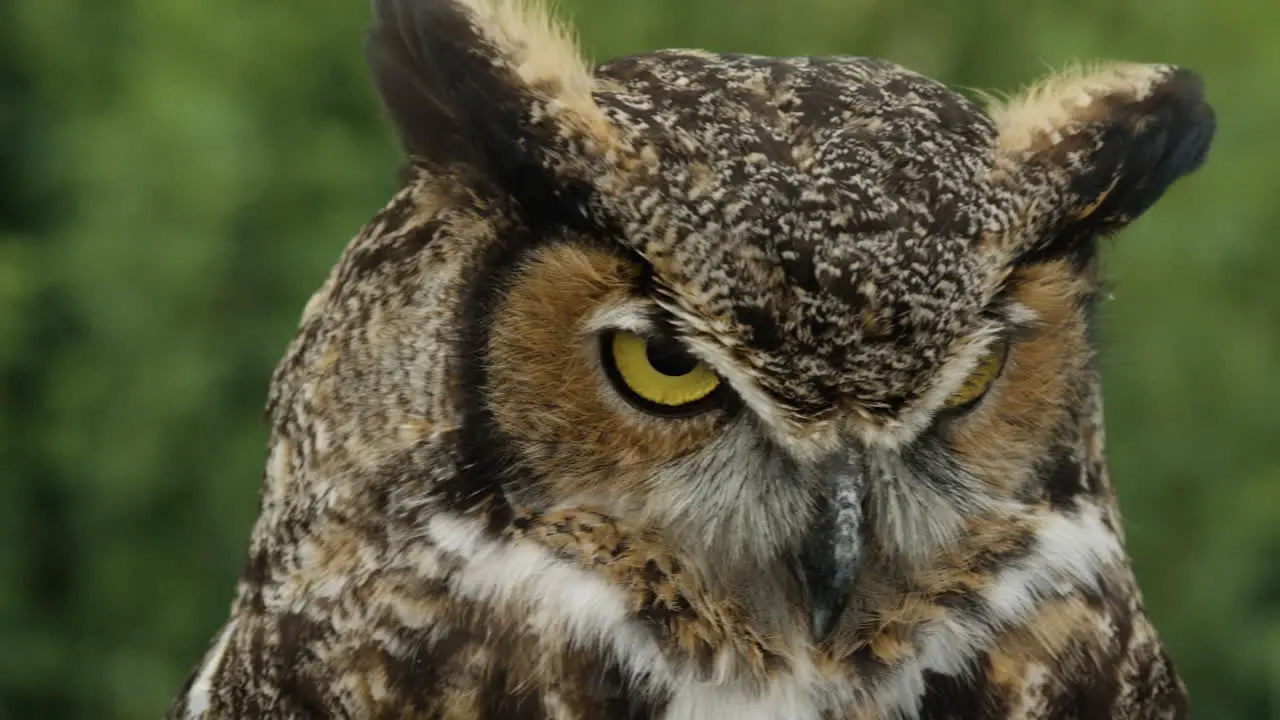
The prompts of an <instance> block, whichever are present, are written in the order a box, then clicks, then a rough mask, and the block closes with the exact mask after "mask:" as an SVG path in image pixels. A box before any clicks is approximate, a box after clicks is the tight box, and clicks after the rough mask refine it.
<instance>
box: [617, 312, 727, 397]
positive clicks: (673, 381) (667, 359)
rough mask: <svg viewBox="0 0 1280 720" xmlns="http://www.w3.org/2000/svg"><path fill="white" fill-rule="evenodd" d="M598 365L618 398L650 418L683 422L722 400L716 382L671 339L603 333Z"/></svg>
mask: <svg viewBox="0 0 1280 720" xmlns="http://www.w3.org/2000/svg"><path fill="white" fill-rule="evenodd" d="M600 360H601V363H602V364H603V366H604V371H605V375H606V376H607V377H608V378H609V381H610V382H611V384H612V385H613V387H614V389H615V390H616V391H617V392H618V394H619V395H621V396H622V397H623V398H624V399H625V400H626V401H627V402H628V403H630V404H631V405H632V406H633V407H635V408H636V409H638V410H641V411H643V412H646V413H649V414H651V415H657V416H661V417H689V416H691V415H697V414H700V413H703V412H706V411H708V410H710V409H712V408H714V407H716V406H718V405H719V404H720V402H721V400H722V399H723V398H724V392H725V383H724V381H723V380H722V379H721V378H720V376H719V375H717V374H716V373H715V371H714V370H712V369H711V368H710V367H709V366H708V365H707V364H706V363H704V362H702V361H701V360H698V359H697V358H695V357H693V356H692V355H691V354H689V352H688V351H687V350H685V349H684V348H683V347H681V346H680V345H679V343H677V342H676V341H675V340H674V339H672V338H668V337H665V336H644V335H638V334H636V333H633V332H629V331H626V330H613V331H609V332H605V333H602V334H601V335H600Z"/></svg>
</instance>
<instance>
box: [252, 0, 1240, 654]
mask: <svg viewBox="0 0 1280 720" xmlns="http://www.w3.org/2000/svg"><path fill="white" fill-rule="evenodd" d="M374 9H375V15H376V18H375V23H374V27H373V29H372V32H371V35H370V38H369V42H368V46H367V47H368V55H369V62H370V65H371V68H372V72H373V78H374V80H375V81H376V87H377V90H378V92H379V94H380V97H381V99H382V101H383V103H384V105H385V108H386V111H387V114H388V116H389V118H390V120H391V121H392V122H393V124H394V127H395V128H396V130H397V131H398V136H399V138H400V139H401V141H402V143H403V146H404V148H405V153H406V157H407V168H408V170H407V173H406V175H405V177H406V181H405V184H404V186H403V189H402V190H401V191H400V192H399V193H398V194H397V195H396V197H395V198H394V200H393V201H392V202H391V203H390V204H388V205H387V206H386V208H385V209H384V210H383V211H382V212H380V213H379V214H378V215H377V217H376V218H374V219H373V220H372V221H371V222H370V223H369V225H368V226H367V227H366V228H365V229H364V231H363V232H362V233H361V234H360V235H359V237H357V238H356V239H355V241H354V242H353V243H352V244H351V245H350V246H349V247H348V249H347V250H346V252H345V254H344V256H343V257H342V259H341V261H340V262H339V263H338V264H337V266H336V267H335V268H334V270H333V272H332V274H331V275H330V277H329V279H328V281H327V282H326V283H325V285H324V287H323V288H321V290H320V291H319V292H318V293H317V294H316V295H315V296H314V297H313V298H312V300H311V302H310V304H309V305H308V306H307V309H306V311H305V313H304V315H303V318H302V322H301V327H300V329H299V332H298V335H297V337H296V338H295V340H294V342H293V344H292V346H291V348H290V350H289V352H288V354H287V356H286V357H285V359H284V361H283V362H282V363H281V365H280V366H279V368H278V370H277V373H276V376H275V378H274V382H273V386H272V395H271V403H270V412H269V414H270V419H271V422H272V427H273V439H272V451H271V459H270V461H269V463H268V468H267V474H266V479H265V484H264V489H263V513H262V517H261V519H260V520H259V525H258V528H257V529H256V530H255V540H254V549H253V550H252V554H251V562H250V571H249V573H248V574H247V576H246V577H247V580H246V586H245V587H246V588H249V590H246V592H247V593H249V594H253V593H257V594H258V595H259V596H260V595H261V593H262V590H261V588H262V587H264V586H265V585H266V584H267V583H266V581H264V578H268V577H269V578H275V579H276V580H279V578H281V577H286V576H289V575H290V574H291V573H292V574H294V575H296V574H297V572H299V568H303V567H304V566H306V562H307V560H306V557H304V555H305V553H304V554H301V555H300V554H298V553H293V552H291V551H292V550H296V549H297V548H298V547H300V545H302V544H304V541H305V542H309V543H312V545H316V544H317V543H318V546H324V547H328V548H330V549H329V551H327V552H328V554H326V555H325V557H343V558H347V559H346V560H343V562H347V563H349V564H347V565H337V566H335V565H330V566H327V567H328V570H327V571H326V572H328V573H329V575H328V576H327V577H335V576H341V575H342V574H343V573H345V574H346V577H347V579H349V580H350V579H352V578H354V577H357V576H361V575H360V574H361V573H367V572H371V571H369V570H367V569H366V570H360V569H359V568H367V567H368V566H369V563H368V562H363V563H362V562H361V561H360V560H359V559H358V558H357V557H356V556H355V555H351V556H350V557H348V555H344V554H342V553H340V552H338V551H337V550H335V549H333V548H336V547H346V546H345V545H343V544H342V542H345V541H342V542H339V541H338V540H323V541H322V540H317V539H316V538H322V537H338V536H339V535H340V536H341V537H347V535H342V534H341V533H340V534H339V535H333V534H332V533H334V532H337V531H336V530H334V528H342V533H355V534H357V535H359V536H360V537H365V538H366V541H362V544H361V547H375V546H379V545H378V543H379V542H380V543H392V542H393V541H392V540H391V539H389V538H395V537H413V536H415V535H414V534H415V533H417V534H418V535H421V534H422V533H423V532H425V531H424V530H423V529H422V528H424V527H426V526H427V525H428V524H430V523H431V522H433V521H434V520H438V519H440V518H449V519H451V520H450V522H453V521H455V520H456V521H457V522H463V519H467V520H466V521H467V522H471V521H474V523H475V527H477V528H480V530H478V531H477V532H482V533H488V534H489V535H491V536H493V537H499V536H502V534H503V533H507V532H513V530H512V529H513V528H514V529H515V531H519V530H521V529H522V528H527V527H528V524H529V523H530V518H548V517H556V514H557V513H561V514H562V515H561V516H563V514H564V513H569V512H575V511H578V510H582V509H589V510H590V512H592V513H594V514H595V515H594V516H595V517H599V518H602V519H606V520H607V522H608V523H609V524H610V525H609V526H610V527H611V528H613V530H611V532H615V533H617V534H619V535H620V536H621V537H624V538H630V540H628V541H627V543H624V544H628V543H629V544H628V546H629V547H639V546H640V545H641V543H642V540H641V538H643V543H647V544H646V545H645V547H653V548H663V550H662V552H665V553H668V554H669V555H670V556H671V557H678V558H680V560H681V568H682V572H684V573H686V574H687V575H688V576H689V577H694V578H697V583H698V585H699V587H700V588H702V590H701V591H700V592H702V593H703V595H704V596H705V597H711V598H717V597H719V598H726V597H732V598H734V602H735V603H736V607H738V608H739V609H740V611H741V612H742V613H743V614H744V615H745V616H750V617H753V618H755V619H756V620H757V621H758V623H759V624H760V626H761V627H765V628H768V629H769V630H768V633H766V634H770V633H772V635H776V636H786V635H787V632H788V631H787V628H789V627H791V626H792V625H793V624H796V623H799V625H798V626H803V628H804V630H805V632H806V633H808V634H810V635H811V637H812V639H813V641H815V642H821V641H826V640H830V642H833V643H834V642H840V641H843V642H846V644H849V646H850V647H852V646H854V645H856V644H857V638H858V637H859V633H860V632H862V630H863V629H865V627H866V622H865V619H866V618H867V617H875V616H876V613H877V612H880V611H879V610H878V608H883V606H884V604H885V603H889V602H890V601H891V600H892V599H893V598H900V597H901V596H902V595H903V593H904V592H906V591H905V590H904V589H903V588H907V587H917V588H918V587H925V588H932V589H933V590H932V591H931V592H932V594H930V592H924V594H923V595H921V596H920V597H925V598H928V599H929V600H930V602H935V607H934V610H933V612H942V611H944V610H947V608H951V609H956V608H972V607H976V606H978V605H982V603H984V602H985V603H987V605H988V606H995V604H998V603H1001V602H1003V603H1005V604H1006V605H1008V606H1009V607H1015V606H1017V603H1018V602H1020V601H1022V600H1025V599H1026V597H1030V595H1026V597H1024V594H1019V591H1014V592H1013V594H1012V595H1010V594H1009V590H1008V587H1007V586H1002V585H1000V583H998V582H992V581H991V578H992V577H995V575H996V574H997V573H998V572H1000V571H1001V570H1002V569H1006V568H1010V567H1014V566H1016V565H1017V564H1018V563H1022V562H1028V563H1032V562H1035V563H1041V565H1043V563H1044V562H1045V558H1044V557H1043V556H1038V555H1036V552H1039V551H1038V550H1037V548H1040V549H1041V550H1043V549H1044V548H1049V547H1050V544H1051V542H1056V539H1061V538H1062V537H1068V539H1069V540H1070V542H1067V543H1066V544H1065V545H1064V544H1061V543H1060V544H1059V545H1054V546H1052V547H1053V548H1056V549H1054V550H1052V554H1053V556H1054V557H1055V558H1057V559H1058V560H1060V561H1061V562H1060V565H1061V566H1062V570H1063V572H1064V573H1067V574H1068V575H1069V574H1070V573H1071V572H1073V571H1075V570H1080V568H1083V567H1086V566H1087V567H1089V568H1092V567H1093V565H1091V563H1093V561H1094V559H1096V558H1095V557H1094V556H1093V555H1089V553H1091V552H1093V551H1094V549H1096V550H1097V553H1095V554H1097V555H1098V556H1101V555H1104V554H1106V553H1108V552H1110V553H1117V552H1120V551H1119V550H1118V547H1119V545H1118V543H1119V537H1120V528H1119V520H1118V516H1117V514H1116V510H1115V507H1114V501H1113V497H1112V492H1111V489H1110V482H1109V480H1108V478H1107V474H1106V467H1105V461H1104V457H1103V435H1102V420H1101V403H1100V398H1099V377H1098V371H1097V367H1096V364H1095V362H1094V355H1095V348H1094V341H1093V334H1092V329H1093V323H1094V307H1095V305H1096V303H1097V302H1098V298H1099V294H1100V288H1101V280H1100V273H1099V271H1098V255H1099V241H1100V240H1102V239H1103V238H1105V237H1107V236H1109V235H1111V234H1113V233H1115V232H1116V231H1117V230H1120V229H1122V228H1124V227H1125V226H1126V225H1127V224H1129V223H1130V222H1132V221H1133V220H1135V219H1136V218H1138V217H1139V216H1140V215H1142V214H1143V213H1144V212H1145V211H1146V210H1148V209H1149V208H1150V207H1151V206H1152V205H1153V204H1154V203H1155V202H1156V201H1157V200H1158V199H1159V198H1160V197H1161V196H1162V194H1163V193H1164V192H1165V191H1166V189H1167V188H1168V187H1169V186H1170V185H1171V184H1172V183H1174V181H1176V180H1177V179H1179V178H1180V177H1182V176H1184V175H1185V174H1187V173H1189V172H1191V171H1193V170H1195V169H1196V168H1198V167H1199V166H1200V165H1201V164H1202V163H1203V161H1204V159H1205V157H1206V153H1207V150H1208V148H1209V145H1210V142H1211V139H1212V137H1213V134H1214V126H1215V122H1214V115H1213V113H1212V111H1211V110H1210V109H1209V107H1208V106H1207V104H1206V102H1205V100H1204V97H1203V91H1202V87H1201V82H1200V80H1199V79H1198V78H1197V77H1196V76H1195V75H1194V74H1193V73H1191V72H1190V71H1187V70H1185V69H1180V68H1177V67H1171V66H1164V65H1142V64H1114V65H1104V66H1100V67H1096V68H1092V69H1082V70H1073V71H1069V72H1063V73H1058V74H1055V75H1053V76H1051V77H1049V78H1046V79H1045V80H1043V81H1042V82H1040V83H1037V84H1036V85H1035V86H1034V87H1032V88H1030V89H1028V90H1026V91H1024V92H1022V93H1019V94H1016V95H1014V96H1013V97H1011V98H1008V99H1004V100H1001V101H987V102H983V103H979V102H977V101H975V100H971V99H970V98H968V97H966V96H965V95H963V94H961V93H959V92H956V91H954V90H952V89H950V88H948V87H947V86H945V85H943V84H941V83H939V82H937V81H934V80H931V79H928V78H926V77H923V76H921V75H919V74H916V73H914V72H912V71H910V70H907V69H905V68H903V67H900V66H898V65H895V64H892V63H890V62H886V61H883V60H877V59H870V58H860V57H798V58H770V57H757V56H751V55H722V54H711V53H707V52H700V51H660V52H653V53H647V54H643V55H637V56H632V57H624V58H618V59H614V60H611V61H609V62H605V63H603V64H600V65H598V66H594V67H591V66H588V65H587V64H586V63H585V62H584V61H583V60H582V59H581V58H580V56H579V54H578V52H577V50H576V49H575V48H574V46H573V44H572V42H571V41H570V40H569V38H568V37H567V35H566V33H565V32H564V31H563V30H562V29H561V28H560V27H559V26H558V25H556V24H555V23H554V22H552V21H551V20H549V19H548V17H547V16H546V15H545V14H544V13H542V12H540V11H538V10H537V9H536V8H532V9H531V8H530V7H529V6H528V5H527V4H525V3H522V2H518V1H517V0H377V1H376V2H374ZM604 521H605V520H602V522H604ZM553 525H554V523H553ZM439 527H445V526H437V528H439ZM449 527H452V526H449ZM469 527H470V526H469ZM324 528H327V529H324ZM442 532H443V531H442ZM547 532H548V533H551V534H554V533H557V532H558V533H560V535H559V536H557V537H559V539H557V540H555V541H554V543H553V545H554V544H555V543H559V544H558V545H556V547H558V548H560V549H564V548H565V547H569V546H573V547H578V548H581V547H583V546H584V544H586V545H589V544H590V543H596V542H598V538H597V539H591V538H584V536H583V535H581V534H575V533H576V532H577V531H576V530H573V529H572V528H568V527H567V526H563V524H561V525H555V527H554V528H553V529H552V530H548V531H547ZM584 532H585V531H584ZM326 533H329V534H328V535H326ZM1055 533H1057V535H1055ZM1064 533H1068V535H1064ZM1069 533H1077V534H1069ZM445 535H448V533H444V534H443V535H441V536H440V537H444V536H445ZM368 537H373V538H381V539H380V540H378V542H373V543H372V545H370V542H372V541H368V540H367V538H368ZM451 537H455V538H456V537H457V536H456V534H455V535H454V536H451ZM437 539H439V538H437ZM575 543H576V545H575ZM1090 543H1093V544H1092V545H1090ZM592 547H595V546H594V545H593V546H592ZM1064 548H1067V549H1065V550H1064ZM309 552H312V555H310V556H307V557H313V558H314V557H315V556H316V555H315V552H314V551H309ZM655 552H657V551H655ZM1045 552H1049V551H1048V550H1045ZM1086 555H1087V556H1088V557H1086ZM300 558H301V559H300ZM597 559H598V562H599V564H600V565H601V566H607V565H608V564H609V562H610V559H609V556H608V555H607V554H605V555H601V556H598V557H597ZM334 562H337V561H336V560H335V561H334ZM1019 567H1020V566H1019ZM1037 567H1039V566H1037ZM335 568H338V569H336V570H335ZM342 568H346V569H342ZM1085 572H1086V571H1084V570H1081V571H1080V573H1079V574H1084V573H1085ZM1087 572H1092V570H1088V571H1087ZM335 574H336V575H335ZM316 577H317V578H318V577H320V576H318V575H317V576H316ZM1026 577H1029V576H1026ZM1046 583H1050V581H1049V580H1046ZM1050 584H1051V583H1050ZM304 586H305V587H307V588H310V589H309V590H306V591H305V592H316V591H317V590H316V588H319V587H324V582H323V581H321V580H314V581H313V582H311V584H302V585H299V586H298V587H304ZM1002 587H1003V588H1004V590H1001V588H1002ZM1046 587H1048V585H1046ZM938 588H943V589H938ZM297 592H304V591H302V590H297ZM1000 592H1004V593H1005V594H1004V595H999V596H998V594H999V593H1000ZM246 597H247V596H246ZM779 598H784V599H786V602H781V601H779ZM244 602H249V601H248V600H245V601H244ZM254 602H262V600H261V599H260V598H259V599H258V600H255V601H254ZM926 604H927V603H926ZM1001 607H1004V606H1003V605H1002V606H1001ZM1018 607H1020V606H1018ZM938 608H942V610H939V609H938ZM899 610H901V608H899ZM904 612H905V611H904ZM922 612H923V611H922ZM880 616H881V617H883V613H881V615H880ZM841 638H843V640H840V639H841Z"/></svg>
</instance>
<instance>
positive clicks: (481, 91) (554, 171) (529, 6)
mask: <svg viewBox="0 0 1280 720" xmlns="http://www.w3.org/2000/svg"><path fill="white" fill-rule="evenodd" d="M373 9H374V24H373V27H372V29H371V30H370V33H369V39H368V43H367V45H366V54H367V58H368V63H369V66H370V69H371V71H372V74H373V79H374V83H375V85H376V87H377V90H378V93H379V95H380V96H381V98H382V102H383V104H384V106H385V107H386V109H387V112H388V114H389V115H390V116H391V119H392V121H393V122H394V124H395V127H396V129H397V131H398V134H399V136H400V139H401V142H402V143H403V145H404V147H405V151H406V152H407V153H408V155H409V160H410V162H411V163H412V164H414V165H416V166H418V167H421V168H424V169H426V170H428V171H436V172H446V173H450V174H453V175H455V176H457V177H459V178H460V179H461V180H462V181H463V182H464V183H465V184H467V185H468V186H469V187H470V188H471V189H472V190H474V191H478V192H482V193H484V194H488V195H491V196H496V197H498V198H500V199H510V200H514V201H515V202H516V203H517V205H518V206H519V208H520V211H521V215H522V217H523V218H524V219H525V220H526V221H529V222H544V221H565V222H576V221H578V220H580V219H582V211H581V207H582V206H583V205H584V204H585V203H584V200H583V197H582V196H583V195H584V193H586V192H587V190H586V188H587V186H588V185H589V184H590V181H591V179H592V175H593V174H594V173H597V172H599V171H600V163H599V158H601V157H604V156H605V154H606V152H607V151H609V150H610V149H611V147H612V144H613V142H614V129H613V127H612V126H611V125H610V124H609V122H608V121H607V120H606V119H605V116H604V114H603V112H601V111H600V109H599V107H597V106H596V104H595V100H594V97H593V95H592V89H593V82H594V81H593V79H592V76H591V73H590V72H589V71H588V69H587V67H586V65H585V64H584V63H583V62H582V60H581V58H580V56H579V54H578V52H577V48H576V47H575V46H574V45H573V43H572V42H570V41H569V38H568V36H567V34H566V33H565V32H564V30H563V29H562V28H561V27H560V26H559V25H558V24H557V23H555V22H554V21H553V20H552V19H551V17H550V16H548V15H546V14H545V13H543V12H541V10H540V8H539V7H538V6H537V5H536V0H374V2H373ZM593 153H594V154H593ZM548 214H550V216H548Z"/></svg>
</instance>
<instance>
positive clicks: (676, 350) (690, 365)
mask: <svg viewBox="0 0 1280 720" xmlns="http://www.w3.org/2000/svg"><path fill="white" fill-rule="evenodd" d="M644 354H645V357H647V358H648V359H649V364H650V365H652V366H653V369H654V370H657V371H658V372H660V373H662V374H663V375H666V376H668V377H680V376H681V375H688V374H689V373H691V372H693V369H694V368H696V367H697V366H698V360H697V359H696V358H694V357H692V356H690V355H689V353H687V352H685V351H684V350H683V349H681V347H680V346H679V345H677V344H676V343H675V342H674V341H672V340H668V339H666V338H650V339H649V341H648V342H647V343H645V346H644Z"/></svg>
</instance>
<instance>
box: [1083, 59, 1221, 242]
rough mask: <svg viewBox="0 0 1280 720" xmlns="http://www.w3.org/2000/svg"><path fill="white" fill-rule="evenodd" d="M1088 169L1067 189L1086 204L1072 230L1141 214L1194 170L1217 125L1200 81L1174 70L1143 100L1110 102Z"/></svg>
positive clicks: (1099, 226) (1093, 227)
mask: <svg viewBox="0 0 1280 720" xmlns="http://www.w3.org/2000/svg"><path fill="white" fill-rule="evenodd" d="M1109 104H1111V105H1112V107H1111V108H1110V110H1109V113H1108V114H1109V115H1110V117H1111V120H1110V122H1108V123H1107V125H1106V126H1105V129H1104V130H1103V133H1102V139H1101V142H1100V147H1099V149H1098V151H1097V153H1096V155H1095V156H1094V158H1093V161H1092V168H1091V169H1090V170H1086V171H1084V172H1082V173H1080V174H1079V175H1077V176H1075V177H1074V178H1073V181H1072V191H1073V194H1074V195H1075V196H1076V197H1079V198H1080V199H1081V200H1082V201H1084V202H1087V203H1090V204H1089V205H1087V206H1086V210H1087V211H1085V212H1081V213H1080V215H1079V217H1077V218H1074V219H1073V223H1074V224H1076V225H1077V226H1078V227H1077V232H1080V231H1089V230H1106V229H1108V228H1111V227H1120V226H1123V225H1125V224H1127V223H1128V222H1130V221H1131V220H1132V219H1134V218H1136V217H1138V216H1139V215H1141V214H1142V213H1144V212H1146V211H1147V210H1148V209H1149V208H1150V207H1151V206H1152V205H1154V204H1155V202H1156V201H1157V200H1159V199H1160V197H1161V196H1162V195H1164V192H1165V190H1167V189H1168V188H1169V186H1171V185H1172V184H1173V183H1174V181H1176V180H1178V179H1179V178H1181V177H1183V176H1184V175H1187V174H1189V173H1192V172H1194V171H1195V170H1198V169H1199V168H1200V166H1201V165H1203V164H1204V162H1205V159H1206V158H1207V157H1208V154H1209V147H1210V145H1211V144H1212V142H1213V136H1214V132H1215V130H1216V129H1217V119H1216V117H1215V115H1214V112H1213V109H1212V108H1211V107H1210V106H1209V105H1208V104H1207V103H1206V102H1205V98H1204V85H1203V82H1202V81H1201V80H1200V78H1199V77H1198V76H1197V75H1195V74H1194V73H1192V72H1191V71H1189V70H1177V71H1175V72H1174V73H1173V74H1172V75H1170V77H1169V78H1168V79H1167V80H1166V81H1164V82H1163V83H1161V84H1160V85H1158V86H1157V87H1156V88H1155V89H1154V90H1153V91H1152V93H1151V95H1150V96H1149V97H1147V98H1146V99H1145V100H1142V101H1139V102H1136V103H1128V104H1127V103H1124V102H1116V101H1112V102H1110V103H1109Z"/></svg>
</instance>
